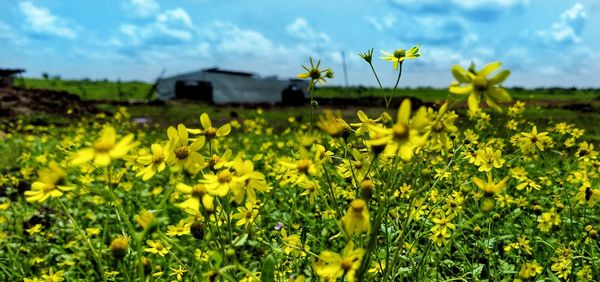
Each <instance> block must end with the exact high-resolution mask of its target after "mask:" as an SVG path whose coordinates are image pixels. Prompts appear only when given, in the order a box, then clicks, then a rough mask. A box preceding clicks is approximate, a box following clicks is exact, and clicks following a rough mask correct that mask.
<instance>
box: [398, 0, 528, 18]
mask: <svg viewBox="0 0 600 282" xmlns="http://www.w3.org/2000/svg"><path fill="white" fill-rule="evenodd" d="M389 1H390V3H391V4H392V5H393V6H394V7H396V8H399V9H401V10H403V11H405V12H411V13H418V14H435V15H448V14H452V15H459V16H461V17H464V18H465V19H468V20H474V21H490V20H495V19H497V18H499V17H500V16H502V15H505V14H507V13H512V12H515V11H521V10H523V9H524V8H525V7H526V6H528V5H529V0H449V1H438V0H389Z"/></svg>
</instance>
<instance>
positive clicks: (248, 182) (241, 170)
mask: <svg viewBox="0 0 600 282" xmlns="http://www.w3.org/2000/svg"><path fill="white" fill-rule="evenodd" d="M232 168H233V170H234V171H235V175H236V176H237V177H239V179H240V180H241V181H242V182H243V185H235V186H233V195H234V200H235V201H236V203H241V202H242V201H243V199H244V195H247V196H248V201H250V202H256V191H257V190H258V191H260V192H263V193H265V192H269V191H270V190H271V187H270V186H269V184H267V181H266V179H265V175H264V174H262V173H261V172H259V171H255V170H254V164H253V163H252V161H250V160H243V159H242V158H241V157H237V158H235V159H234V160H233V165H232ZM244 188H245V190H246V191H245V193H244Z"/></svg>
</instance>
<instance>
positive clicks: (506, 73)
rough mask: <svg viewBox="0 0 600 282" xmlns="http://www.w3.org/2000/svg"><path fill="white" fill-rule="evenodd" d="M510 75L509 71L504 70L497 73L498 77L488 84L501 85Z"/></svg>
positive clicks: (495, 76)
mask: <svg viewBox="0 0 600 282" xmlns="http://www.w3.org/2000/svg"><path fill="white" fill-rule="evenodd" d="M509 75H510V71H509V70H503V71H501V72H499V73H497V74H496V75H494V76H493V77H492V78H491V79H490V80H489V81H488V84H489V85H496V84H500V83H502V82H503V81H504V80H506V78H507V77H508V76H509Z"/></svg>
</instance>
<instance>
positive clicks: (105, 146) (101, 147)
mask: <svg viewBox="0 0 600 282" xmlns="http://www.w3.org/2000/svg"><path fill="white" fill-rule="evenodd" d="M112 147H113V142H110V141H105V140H104V141H102V140H101V141H98V142H96V143H94V150H95V151H96V152H100V153H105V152H108V151H109V150H110V149H112Z"/></svg>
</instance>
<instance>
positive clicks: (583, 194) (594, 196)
mask: <svg viewBox="0 0 600 282" xmlns="http://www.w3.org/2000/svg"><path fill="white" fill-rule="evenodd" d="M575 199H577V201H579V203H580V204H582V205H583V204H586V203H587V204H588V206H590V207H592V206H593V205H594V204H595V203H596V202H598V201H599V200H600V189H592V187H591V184H590V183H589V182H586V183H584V184H583V185H582V186H581V187H580V188H579V191H578V192H577V195H575Z"/></svg>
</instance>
